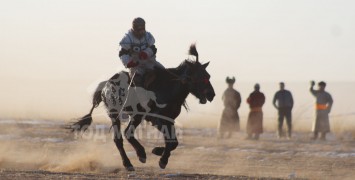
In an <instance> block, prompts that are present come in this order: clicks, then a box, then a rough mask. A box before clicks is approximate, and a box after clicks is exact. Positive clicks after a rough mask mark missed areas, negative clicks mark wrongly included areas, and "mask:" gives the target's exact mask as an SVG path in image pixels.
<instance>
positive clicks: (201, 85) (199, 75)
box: [183, 45, 215, 104]
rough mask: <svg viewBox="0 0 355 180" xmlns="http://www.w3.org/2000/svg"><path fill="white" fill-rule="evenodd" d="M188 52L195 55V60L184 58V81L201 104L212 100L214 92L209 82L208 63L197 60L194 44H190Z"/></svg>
mask: <svg viewBox="0 0 355 180" xmlns="http://www.w3.org/2000/svg"><path fill="white" fill-rule="evenodd" d="M190 54H191V55H194V56H196V61H189V60H185V62H184V63H183V65H184V66H185V67H184V73H183V78H184V82H185V83H186V84H187V86H188V89H189V92H190V93H191V94H193V95H194V96H195V97H197V98H198V99H199V100H200V103H201V104H205V103H206V102H207V100H208V101H210V102H211V101H212V100H213V98H214V96H215V92H214V89H213V87H212V84H211V82H210V77H211V76H210V74H209V73H208V72H207V70H206V68H207V66H208V64H209V62H208V63H205V64H201V63H200V62H199V61H198V53H197V50H196V46H195V45H191V47H190Z"/></svg>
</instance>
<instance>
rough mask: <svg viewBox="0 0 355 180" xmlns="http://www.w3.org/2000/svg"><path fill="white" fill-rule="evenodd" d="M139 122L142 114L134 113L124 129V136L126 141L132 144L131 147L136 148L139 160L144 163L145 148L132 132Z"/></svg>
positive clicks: (145, 156) (145, 158)
mask: <svg viewBox="0 0 355 180" xmlns="http://www.w3.org/2000/svg"><path fill="white" fill-rule="evenodd" d="M141 122H142V115H135V116H134V117H133V119H132V120H131V121H130V122H129V124H128V126H127V128H126V130H125V137H126V139H127V140H128V142H129V143H130V144H131V145H132V146H133V148H134V149H135V150H136V153H137V156H138V158H139V161H140V162H142V163H145V162H146V160H147V155H146V153H145V149H144V147H143V146H142V145H141V144H140V143H139V142H138V140H137V139H136V138H135V137H134V132H135V130H136V128H137V127H138V125H139V124H140V123H141Z"/></svg>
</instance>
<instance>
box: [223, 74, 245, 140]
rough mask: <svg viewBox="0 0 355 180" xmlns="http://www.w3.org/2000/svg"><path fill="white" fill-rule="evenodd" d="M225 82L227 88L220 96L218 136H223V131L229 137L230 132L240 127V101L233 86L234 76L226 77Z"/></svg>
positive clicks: (238, 94)
mask: <svg viewBox="0 0 355 180" xmlns="http://www.w3.org/2000/svg"><path fill="white" fill-rule="evenodd" d="M226 82H227V84H228V88H227V89H226V90H225V91H224V93H223V96H222V100H223V103H224V109H223V113H222V118H221V121H220V124H219V127H218V137H219V138H223V135H224V133H228V135H227V138H230V137H231V135H232V132H236V131H239V129H240V126H239V115H238V109H239V107H240V103H241V96H240V93H239V92H238V91H236V90H235V89H234V88H233V85H234V83H235V77H233V78H229V77H227V78H226Z"/></svg>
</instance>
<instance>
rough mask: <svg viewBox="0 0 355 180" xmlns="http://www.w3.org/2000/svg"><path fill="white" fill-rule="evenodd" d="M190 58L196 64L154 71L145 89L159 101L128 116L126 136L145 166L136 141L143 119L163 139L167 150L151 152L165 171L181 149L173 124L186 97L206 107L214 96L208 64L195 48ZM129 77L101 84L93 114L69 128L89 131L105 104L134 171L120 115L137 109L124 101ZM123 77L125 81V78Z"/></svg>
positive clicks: (117, 76)
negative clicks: (148, 122)
mask: <svg viewBox="0 0 355 180" xmlns="http://www.w3.org/2000/svg"><path fill="white" fill-rule="evenodd" d="M189 54H190V55H193V56H196V61H192V60H185V61H183V62H182V63H181V64H180V65H179V66H178V67H176V68H169V69H155V70H154V71H153V73H154V74H155V77H156V78H155V80H154V81H153V82H151V83H150V84H149V85H148V86H147V87H145V88H146V90H147V92H154V93H155V95H156V99H154V102H153V101H152V100H150V101H151V103H148V104H149V108H144V106H146V105H139V106H138V109H139V112H138V113H137V112H134V113H131V114H129V115H130V116H131V120H130V122H129V124H128V126H127V128H126V129H125V131H124V135H125V137H126V139H127V140H128V141H129V143H130V144H131V145H132V146H133V147H134V149H135V150H136V153H137V156H138V158H139V160H140V161H141V162H142V163H145V162H146V157H147V156H146V153H145V149H144V147H143V146H142V145H141V144H140V143H139V142H138V141H137V139H135V137H134V131H135V129H136V128H137V126H138V125H139V124H140V123H141V122H142V120H143V119H145V120H147V121H150V122H151V123H152V124H153V125H154V126H155V127H156V128H157V129H158V130H159V131H161V132H162V133H163V135H164V140H165V146H164V147H155V148H154V149H153V150H152V153H153V154H155V155H158V156H161V158H160V160H159V166H160V168H162V169H164V168H165V167H166V165H167V164H168V159H169V157H170V152H171V151H173V150H174V149H176V147H177V146H178V140H177V136H176V134H175V132H176V131H175V126H174V120H175V118H176V117H178V115H179V114H180V112H181V107H182V106H183V105H185V104H184V103H185V99H186V98H187V96H188V95H189V94H190V93H191V94H192V95H194V96H195V97H196V98H198V99H199V102H200V103H201V104H205V103H206V102H207V100H208V101H210V102H211V101H212V100H213V98H214V96H215V92H214V89H213V87H212V85H211V83H210V80H209V79H210V75H209V74H208V72H207V71H206V67H207V66H208V64H209V62H208V63H206V64H201V63H200V62H199V60H198V52H197V50H196V46H195V45H194V44H193V45H191V46H190V49H189ZM127 74H128V73H127V72H120V73H117V74H115V75H114V76H113V77H112V78H111V79H110V80H108V81H104V82H101V83H100V84H99V86H98V87H97V89H96V91H95V94H94V96H93V103H92V104H93V106H92V108H91V110H90V113H89V114H87V115H86V116H84V117H82V118H81V119H80V120H79V121H78V122H76V123H74V124H72V125H70V126H69V128H70V129H72V130H73V131H74V130H78V131H80V130H86V129H87V127H88V126H89V125H90V124H91V122H92V117H91V114H92V112H93V110H94V108H96V107H97V106H98V105H99V104H100V102H101V101H103V102H104V103H105V106H106V109H107V112H108V114H109V117H110V118H111V120H112V126H113V128H114V142H115V144H116V147H117V149H118V150H119V152H120V154H121V157H122V161H123V165H124V167H125V168H126V169H127V170H128V171H134V167H133V165H132V164H131V162H130V160H129V159H128V157H127V155H126V152H125V150H124V148H123V137H122V135H121V120H120V119H121V116H120V115H121V111H122V108H123V109H124V110H126V111H125V112H129V111H127V110H129V109H131V110H132V109H134V108H133V107H131V108H129V107H125V106H124V105H125V99H124V98H122V97H128V98H129V96H127V94H126V93H128V92H132V91H128V89H127V88H126V87H124V85H123V84H125V85H127V84H129V82H130V79H129V78H126V77H128V76H127ZM122 76H123V77H125V78H122ZM120 77H121V78H120ZM128 88H129V87H128ZM132 88H133V87H132ZM128 100H129V99H128ZM158 102H159V103H160V104H158ZM142 104H143V103H142ZM146 109H149V113H148V115H146V114H145V112H146Z"/></svg>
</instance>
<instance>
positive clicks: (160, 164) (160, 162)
mask: <svg viewBox="0 0 355 180" xmlns="http://www.w3.org/2000/svg"><path fill="white" fill-rule="evenodd" d="M167 164H168V163H164V162H162V161H161V160H160V161H159V167H160V168H161V169H165V167H166V165H167Z"/></svg>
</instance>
